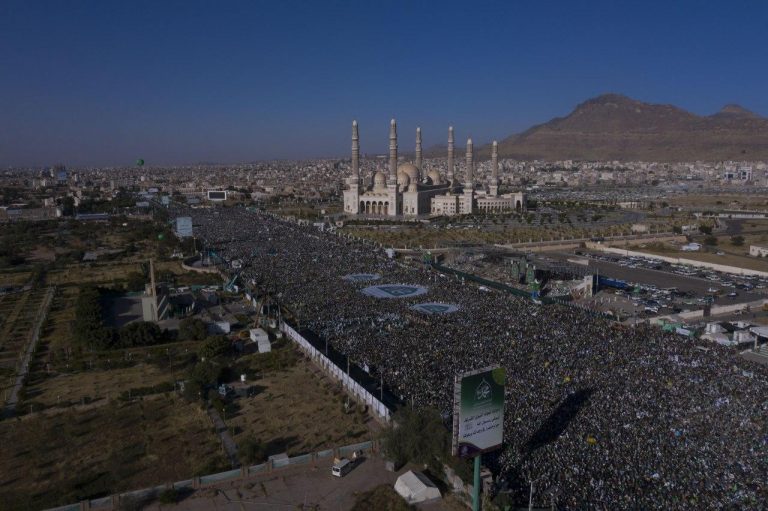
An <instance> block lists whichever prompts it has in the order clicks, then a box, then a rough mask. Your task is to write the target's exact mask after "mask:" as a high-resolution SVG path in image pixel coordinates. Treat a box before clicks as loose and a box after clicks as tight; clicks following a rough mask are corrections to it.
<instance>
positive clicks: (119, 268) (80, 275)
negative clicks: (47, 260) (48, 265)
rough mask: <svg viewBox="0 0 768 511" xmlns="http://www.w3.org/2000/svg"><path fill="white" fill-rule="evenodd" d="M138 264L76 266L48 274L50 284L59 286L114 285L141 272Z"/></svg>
mask: <svg viewBox="0 0 768 511" xmlns="http://www.w3.org/2000/svg"><path fill="white" fill-rule="evenodd" d="M140 271H141V266H139V264H138V263H95V264H88V265H83V264H74V265H69V266H67V267H66V268H63V269H55V270H51V271H49V272H48V275H47V278H48V283H49V284H55V285H59V286H65V285H82V284H112V282H114V281H115V280H121V279H125V278H126V277H128V274H130V273H133V272H140Z"/></svg>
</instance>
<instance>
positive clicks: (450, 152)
mask: <svg viewBox="0 0 768 511" xmlns="http://www.w3.org/2000/svg"><path fill="white" fill-rule="evenodd" d="M448 184H449V186H450V187H451V188H450V189H451V190H453V189H454V188H456V186H455V183H454V177H453V126H448Z"/></svg>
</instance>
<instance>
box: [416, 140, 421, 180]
mask: <svg viewBox="0 0 768 511" xmlns="http://www.w3.org/2000/svg"><path fill="white" fill-rule="evenodd" d="M416 168H417V169H419V174H418V179H417V181H419V182H421V128H416Z"/></svg>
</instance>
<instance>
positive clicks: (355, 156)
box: [352, 121, 360, 183]
mask: <svg viewBox="0 0 768 511" xmlns="http://www.w3.org/2000/svg"><path fill="white" fill-rule="evenodd" d="M352 177H353V178H355V179H357V181H358V183H359V182H360V135H359V134H358V131H357V121H352Z"/></svg>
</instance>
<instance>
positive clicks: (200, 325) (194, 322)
mask: <svg viewBox="0 0 768 511" xmlns="http://www.w3.org/2000/svg"><path fill="white" fill-rule="evenodd" d="M207 334H208V329H207V327H206V326H205V321H203V320H201V319H199V318H186V319H183V320H181V323H179V339H180V340H182V341H202V340H203V339H205V336H206V335H207Z"/></svg>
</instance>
